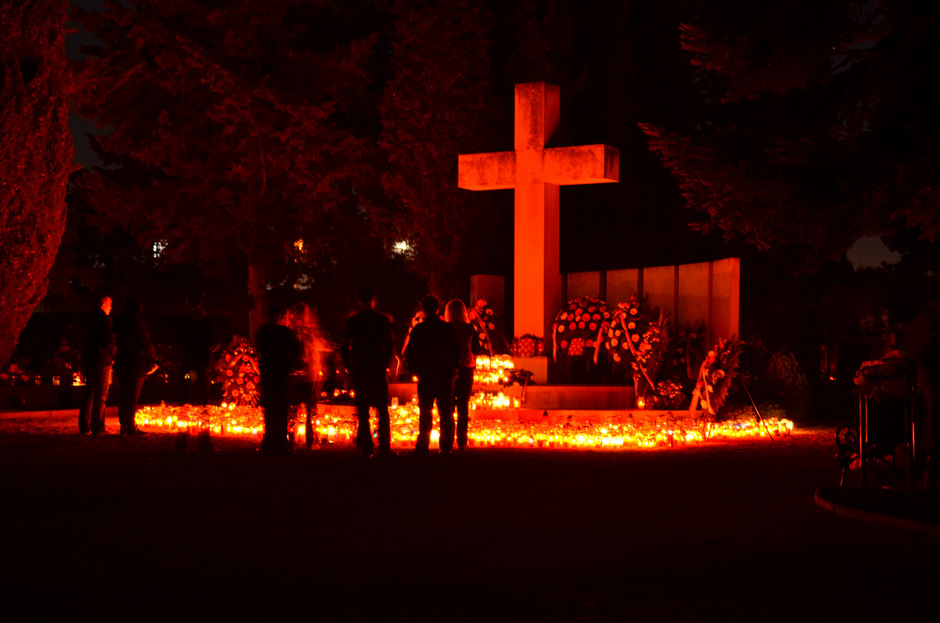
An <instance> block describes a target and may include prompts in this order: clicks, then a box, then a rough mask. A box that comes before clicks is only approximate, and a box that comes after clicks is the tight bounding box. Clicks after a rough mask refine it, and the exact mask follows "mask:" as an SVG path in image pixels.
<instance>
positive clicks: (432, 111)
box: [370, 0, 499, 296]
mask: <svg viewBox="0 0 940 623" xmlns="http://www.w3.org/2000/svg"><path fill="white" fill-rule="evenodd" d="M392 12H393V15H394V17H395V22H394V31H393V35H392V36H393V39H392V42H391V61H390V62H391V72H392V74H391V77H390V79H389V80H388V82H387V83H386V85H385V91H384V93H383V96H382V100H381V103H380V105H379V112H380V115H381V120H382V131H381V134H380V136H379V145H380V146H381V148H382V149H383V150H384V151H385V153H386V154H387V157H388V166H387V168H386V169H385V172H384V173H383V174H382V176H381V187H382V190H383V191H384V194H385V197H387V200H385V201H382V200H379V201H375V202H373V204H372V209H371V210H370V215H371V216H372V217H373V223H374V226H375V227H374V231H375V232H376V233H378V234H379V235H382V236H383V237H385V238H386V239H387V240H388V241H389V243H390V244H391V243H393V242H395V241H397V240H404V241H407V242H408V243H409V245H410V246H411V248H412V249H413V257H412V263H411V267H412V269H413V270H414V271H415V272H416V273H418V274H419V275H422V276H424V277H425V278H426V279H427V280H428V283H429V288H430V291H431V292H434V293H435V294H437V295H438V296H446V295H449V294H452V293H453V292H454V281H455V277H456V276H457V275H463V274H464V272H465V270H466V265H467V263H468V262H471V261H472V258H473V255H474V252H476V253H481V252H486V250H487V249H486V248H485V244H486V243H485V240H483V239H481V237H480V236H479V235H476V236H475V235H474V234H475V233H476V234H479V233H480V232H486V231H489V229H490V228H489V227H488V226H487V223H486V221H487V219H488V218H493V217H492V213H491V212H489V211H488V210H487V205H488V204H489V201H488V199H487V197H485V196H483V195H482V194H480V193H469V192H467V191H464V190H460V189H458V188H457V155H458V154H459V153H474V152H478V151H493V145H494V136H495V132H494V130H495V128H496V127H497V125H498V115H494V110H498V109H499V107H498V104H497V100H496V99H495V97H494V94H493V76H492V67H491V56H490V55H491V50H490V47H491V32H492V26H491V22H490V20H491V17H490V14H489V12H488V11H486V10H485V9H484V8H483V7H482V6H481V3H478V2H472V1H471V0H456V1H455V2H441V1H439V0H414V1H408V0H400V1H398V2H395V3H394V5H393V8H392ZM470 241H473V244H470Z"/></svg>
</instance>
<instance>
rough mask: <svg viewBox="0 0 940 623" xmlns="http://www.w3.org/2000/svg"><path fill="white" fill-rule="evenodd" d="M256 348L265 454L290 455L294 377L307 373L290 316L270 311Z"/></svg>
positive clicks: (275, 309)
mask: <svg viewBox="0 0 940 623" xmlns="http://www.w3.org/2000/svg"><path fill="white" fill-rule="evenodd" d="M255 348H256V350H257V351H258V367H259V368H260V369H261V404H262V406H263V407H264V437H263V438H262V440H261V451H262V452H264V453H265V454H287V453H288V452H289V451H290V447H289V446H288V444H287V412H288V408H289V405H290V401H289V398H288V388H289V385H290V376H291V374H292V373H293V372H296V371H299V370H302V369H303V359H302V351H303V347H302V346H301V344H300V340H298V339H297V336H296V335H294V332H293V331H291V330H290V329H289V328H288V327H287V314H286V313H285V312H284V310H283V309H281V308H280V307H276V306H275V307H271V309H270V310H269V312H268V321H267V322H266V323H265V324H263V325H262V326H261V328H259V329H258V332H257V333H256V334H255Z"/></svg>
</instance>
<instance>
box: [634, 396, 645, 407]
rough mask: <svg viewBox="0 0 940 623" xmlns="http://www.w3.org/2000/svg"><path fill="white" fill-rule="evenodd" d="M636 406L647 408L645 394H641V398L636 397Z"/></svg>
mask: <svg viewBox="0 0 940 623" xmlns="http://www.w3.org/2000/svg"><path fill="white" fill-rule="evenodd" d="M636 408H637V409H645V408H646V399H645V398H643V396H640V397H639V398H637V399H636Z"/></svg>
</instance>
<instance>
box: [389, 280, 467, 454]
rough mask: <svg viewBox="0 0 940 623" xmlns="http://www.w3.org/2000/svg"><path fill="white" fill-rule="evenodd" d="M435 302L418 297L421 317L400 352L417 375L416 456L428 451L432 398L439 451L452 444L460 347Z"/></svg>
mask: <svg viewBox="0 0 940 623" xmlns="http://www.w3.org/2000/svg"><path fill="white" fill-rule="evenodd" d="M439 305H440V304H439V303H438V301H437V299H436V298H434V297H433V296H426V297H424V298H423V299H421V309H422V310H423V311H424V321H423V322H422V323H421V324H419V325H417V326H415V328H414V329H412V330H411V337H410V338H409V340H408V346H407V347H405V352H404V353H403V354H404V356H405V361H406V362H407V363H408V369H409V370H411V372H412V373H413V374H415V375H417V377H418V411H419V413H418V439H417V441H416V442H415V450H414V452H415V455H417V456H426V455H427V453H428V446H429V445H430V442H431V428H432V426H433V417H432V409H433V407H434V403H435V402H437V413H438V416H439V417H440V421H441V425H440V426H441V428H440V433H441V436H440V448H441V454H450V451H451V448H452V447H453V445H454V406H453V404H454V380H455V379H456V378H457V366H458V362H459V359H460V347H459V345H458V343H457V331H456V330H455V329H454V327H453V326H451V325H449V324H447V323H446V322H444V321H443V320H441V319H440V318H439V317H438V315H437V309H438V306H439Z"/></svg>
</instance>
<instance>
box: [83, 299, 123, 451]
mask: <svg viewBox="0 0 940 623" xmlns="http://www.w3.org/2000/svg"><path fill="white" fill-rule="evenodd" d="M97 304H98V308H97V309H96V310H95V312H94V315H93V316H92V317H91V319H90V320H89V322H88V324H87V325H86V326H85V335H84V339H83V341H82V356H81V369H82V375H83V376H84V377H85V383H86V386H85V396H84V398H83V399H82V407H81V409H79V410H78V432H79V433H81V434H82V435H87V434H89V433H91V434H95V435H97V434H99V433H104V432H105V426H104V409H105V403H106V402H107V400H108V389H109V388H110V387H111V370H112V365H113V364H114V351H115V342H114V330H113V328H112V325H111V315H110V314H111V305H112V301H111V297H110V296H107V295H106V294H102V295H100V296H99V297H98V299H97Z"/></svg>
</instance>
